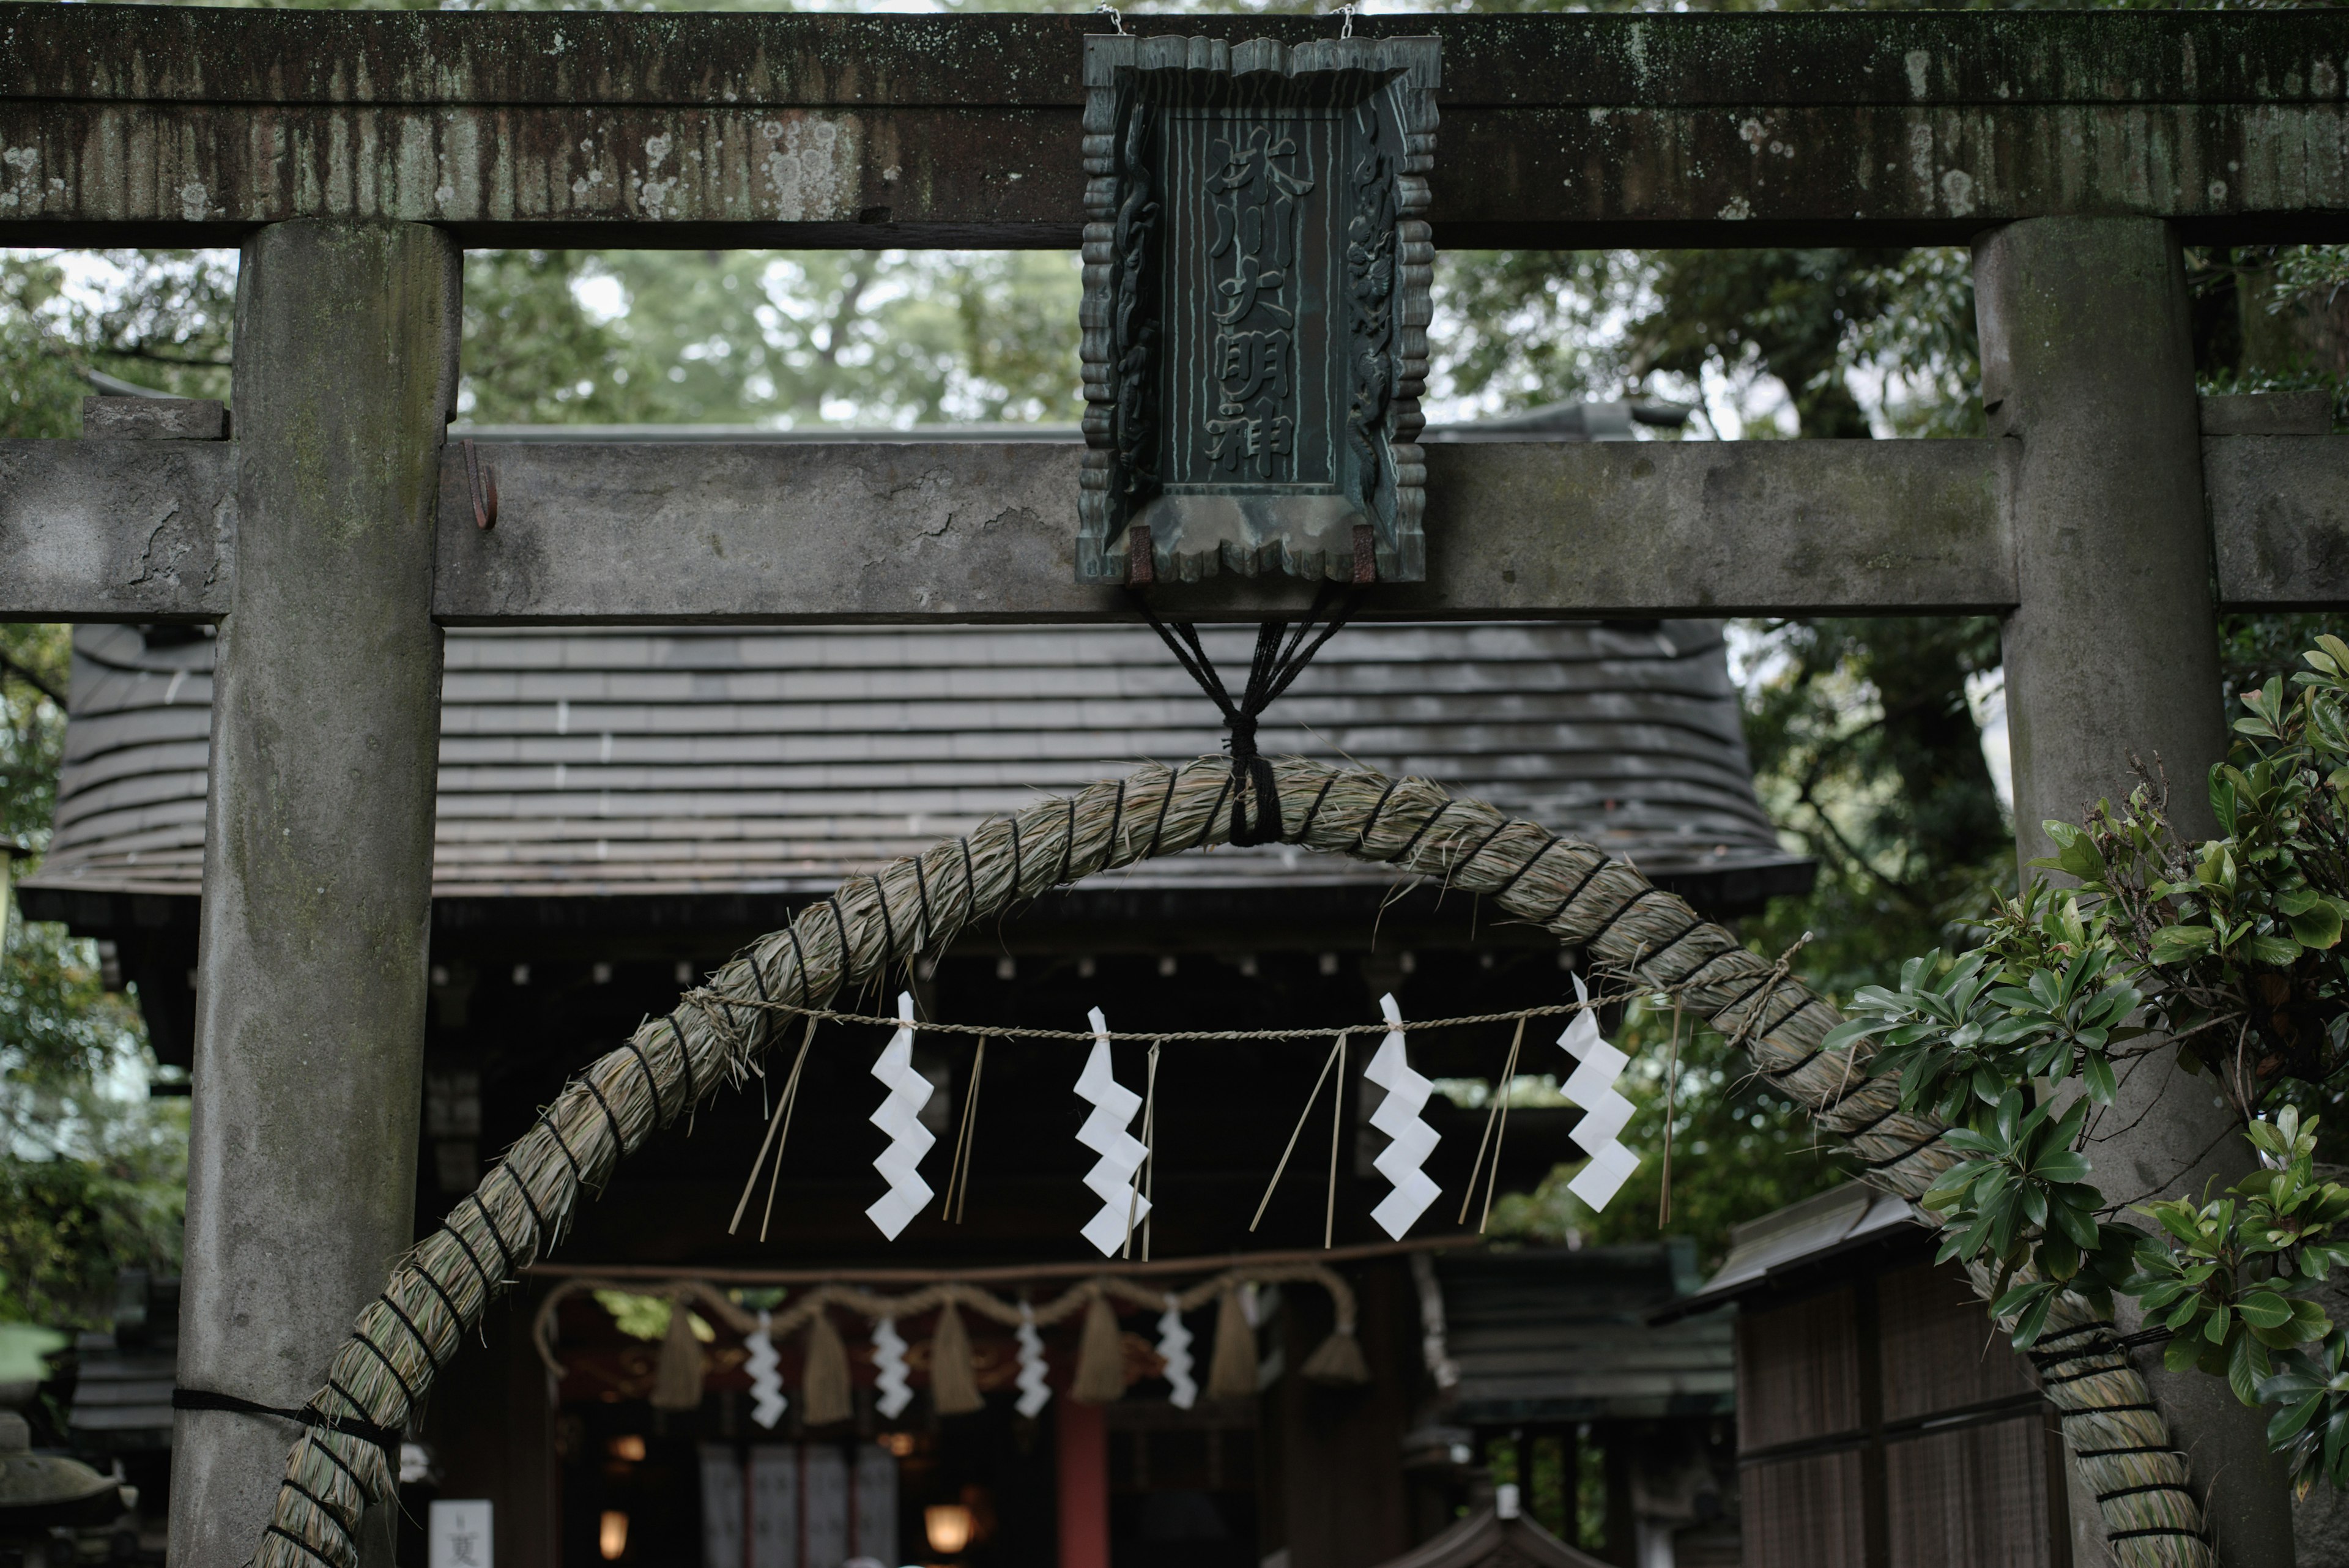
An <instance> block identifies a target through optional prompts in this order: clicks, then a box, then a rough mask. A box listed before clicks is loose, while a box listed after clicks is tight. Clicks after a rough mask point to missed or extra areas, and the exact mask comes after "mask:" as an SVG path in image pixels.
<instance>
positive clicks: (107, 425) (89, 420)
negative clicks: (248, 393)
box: [81, 398, 228, 441]
mask: <svg viewBox="0 0 2349 1568" xmlns="http://www.w3.org/2000/svg"><path fill="white" fill-rule="evenodd" d="M81 433H82V437H83V439H84V440H87V441H219V440H221V439H222V438H223V437H225V436H226V435H227V434H228V410H226V409H224V408H222V406H221V404H220V403H219V401H218V400H215V399H212V398H84V399H83V400H81Z"/></svg>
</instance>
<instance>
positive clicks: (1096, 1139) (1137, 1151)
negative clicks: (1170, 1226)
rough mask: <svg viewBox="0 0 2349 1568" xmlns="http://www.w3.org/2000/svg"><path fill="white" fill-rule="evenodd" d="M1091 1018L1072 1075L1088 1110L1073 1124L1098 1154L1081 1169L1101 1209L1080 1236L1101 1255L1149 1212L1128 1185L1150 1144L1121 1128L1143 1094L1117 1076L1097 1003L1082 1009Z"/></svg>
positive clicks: (1120, 1244)
mask: <svg viewBox="0 0 2349 1568" xmlns="http://www.w3.org/2000/svg"><path fill="white" fill-rule="evenodd" d="M1087 1016H1088V1017H1089V1018H1091V1019H1092V1026H1093V1048H1092V1054H1089V1055H1088V1056H1086V1058H1085V1070H1084V1071H1083V1072H1081V1073H1080V1074H1078V1075H1077V1098H1079V1099H1081V1100H1084V1101H1086V1102H1088V1103H1090V1104H1091V1105H1092V1114H1091V1115H1090V1116H1086V1117H1085V1125H1084V1126H1083V1127H1079V1128H1078V1129H1077V1141H1078V1142H1079V1143H1081V1144H1082V1145H1084V1146H1085V1147H1087V1148H1089V1149H1092V1151H1093V1152H1094V1153H1095V1154H1098V1155H1100V1156H1101V1158H1099V1159H1097V1160H1095V1161H1094V1162H1093V1168H1092V1169H1091V1170H1089V1171H1087V1172H1086V1173H1085V1185H1086V1186H1087V1187H1089V1188H1091V1189H1092V1191H1093V1195H1094V1196H1095V1197H1097V1198H1099V1199H1101V1200H1102V1209H1101V1212H1100V1213H1098V1214H1096V1215H1094V1216H1093V1217H1092V1219H1091V1220H1088V1221H1086V1223H1085V1230H1084V1237H1085V1240H1086V1241H1091V1242H1092V1244H1093V1250H1094V1251H1098V1252H1099V1253H1101V1255H1102V1257H1104V1258H1106V1257H1109V1256H1110V1255H1112V1253H1114V1252H1115V1251H1117V1250H1118V1249H1119V1248H1121V1247H1123V1246H1124V1245H1125V1238H1126V1235H1127V1233H1128V1231H1129V1229H1130V1228H1131V1227H1133V1226H1138V1225H1140V1224H1141V1223H1142V1218H1143V1215H1145V1214H1147V1213H1149V1212H1150V1199H1147V1198H1144V1197H1143V1196H1141V1195H1140V1194H1139V1193H1137V1192H1135V1191H1134V1190H1133V1173H1134V1172H1135V1171H1137V1170H1139V1169H1141V1168H1142V1162H1143V1159H1144V1158H1147V1157H1148V1155H1149V1153H1150V1150H1149V1149H1147V1148H1146V1147H1143V1142H1142V1140H1141V1139H1140V1138H1138V1137H1134V1136H1133V1134H1132V1133H1130V1132H1128V1131H1126V1130H1125V1129H1126V1128H1127V1127H1129V1126H1130V1125H1131V1124H1132V1123H1133V1113H1134V1112H1136V1111H1138V1110H1140V1109H1141V1108H1142V1096H1140V1095H1137V1094H1135V1093H1134V1092H1133V1090H1132V1089H1129V1088H1127V1087H1126V1086H1125V1085H1123V1084H1121V1083H1119V1082H1118V1081H1117V1075H1116V1073H1115V1072H1114V1071H1113V1070H1112V1066H1111V1063H1110V1054H1109V1024H1108V1023H1107V1021H1105V1020H1104V1019H1103V1018H1102V1010H1101V1009H1100V1008H1098V1007H1096V1008H1094V1009H1092V1012H1090V1013H1088V1014H1087Z"/></svg>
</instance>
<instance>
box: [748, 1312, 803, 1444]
mask: <svg viewBox="0 0 2349 1568" xmlns="http://www.w3.org/2000/svg"><path fill="white" fill-rule="evenodd" d="M770 1321H771V1320H770V1318H769V1316H768V1314H765V1313H763V1312H762V1313H761V1314H759V1326H758V1327H757V1328H756V1329H755V1330H753V1331H752V1332H751V1333H750V1334H745V1335H744V1336H743V1338H742V1345H743V1347H744V1348H745V1349H747V1350H749V1351H750V1362H749V1363H748V1366H749V1368H750V1419H752V1420H753V1421H756V1422H758V1423H759V1425H761V1427H766V1428H773V1426H774V1424H775V1423H776V1422H778V1421H780V1420H781V1419H782V1418H783V1412H784V1411H785V1410H787V1409H789V1408H790V1407H791V1401H790V1400H788V1399H786V1398H784V1397H783V1379H782V1376H781V1373H779V1372H778V1371H777V1370H776V1364H777V1363H778V1362H779V1361H780V1360H781V1357H780V1356H778V1355H776V1354H775V1339H774V1335H772V1334H770V1333H768V1332H767V1327H768V1324H769V1322H770Z"/></svg>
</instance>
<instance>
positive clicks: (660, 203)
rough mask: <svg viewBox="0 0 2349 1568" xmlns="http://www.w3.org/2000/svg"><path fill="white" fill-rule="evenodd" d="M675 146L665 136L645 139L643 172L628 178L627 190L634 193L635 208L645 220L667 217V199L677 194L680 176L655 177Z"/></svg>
mask: <svg viewBox="0 0 2349 1568" xmlns="http://www.w3.org/2000/svg"><path fill="white" fill-rule="evenodd" d="M676 145H677V143H676V141H675V140H673V139H672V138H670V137H668V136H667V135H660V136H648V137H647V138H645V171H644V172H643V173H642V174H637V175H630V176H629V178H628V186H629V189H631V190H632V191H634V192H636V206H637V208H638V210H639V211H641V212H642V213H644V215H645V216H646V217H647V218H662V217H666V216H667V206H668V203H669V199H670V198H671V197H672V196H673V195H674V194H675V193H676V192H677V184H678V179H679V178H680V176H678V175H676V174H672V175H670V176H669V177H668V178H667V179H666V180H663V179H659V178H657V176H658V175H659V173H660V167H661V165H662V164H663V163H664V162H666V161H667V160H668V155H669V153H670V151H672V150H673V149H674V148H675V147H676Z"/></svg>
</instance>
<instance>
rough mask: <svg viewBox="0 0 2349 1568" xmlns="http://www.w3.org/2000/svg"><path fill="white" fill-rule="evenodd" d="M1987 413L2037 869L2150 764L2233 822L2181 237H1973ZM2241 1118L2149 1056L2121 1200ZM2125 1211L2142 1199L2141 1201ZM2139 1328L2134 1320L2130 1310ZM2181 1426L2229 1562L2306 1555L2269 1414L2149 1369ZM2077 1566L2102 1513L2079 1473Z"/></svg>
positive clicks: (2163, 233) (2190, 824) (2197, 807)
mask: <svg viewBox="0 0 2349 1568" xmlns="http://www.w3.org/2000/svg"><path fill="white" fill-rule="evenodd" d="M1974 291H1975V292H1974V299H1975V305H1976V309H1977V312H1978V321H1979V326H1980V327H1981V338H1982V406H1983V408H1984V409H1985V410H1987V412H1988V413H1989V416H1990V426H1991V431H1992V434H1993V435H1994V436H1996V437H1998V438H2000V440H2001V441H2002V444H2003V445H2006V446H2009V447H2011V448H2012V449H2013V452H2014V454H2015V455H2014V457H2013V460H2012V466H2011V468H2010V471H2009V472H2008V475H2007V481H2008V489H2007V495H2008V508H2009V513H2010V515H2011V517H2012V526H2013V541H2014V562H2015V572H2016V578H2017V581H2018V583H2019V585H2020V586H2021V587H2022V589H2023V597H2022V602H2021V603H2020V604H2018V605H2017V606H2016V607H2015V609H2014V611H2013V614H2011V615H2009V616H2008V617H2007V619H2006V624H2005V626H2004V628H2002V639H2001V640H2002V650H2003V659H2004V665H2005V677H2006V693H2007V714H2008V724H2007V733H2008V740H2009V746H2010V750H2011V752H2012V753H2013V764H2014V820H2015V825H2016V839H2017V850H2018V856H2019V858H2020V859H2021V860H2022V861H2023V863H2024V865H2023V874H2024V875H2025V876H2028V875H2030V870H2029V866H2028V862H2029V861H2030V860H2032V859H2033V858H2034V857H2040V856H2044V855H2048V854H2051V853H2053V851H2054V845H2053V844H2052V843H2050V842H2049V840H2048V838H2047V835H2046V833H2045V831H2044V828H2043V827H2042V826H2041V824H2043V823H2044V822H2046V821H2048V820H2049V819H2054V820H2058V821H2065V822H2078V821H2080V820H2081V819H2082V818H2083V816H2084V815H2085V814H2086V812H2087V811H2089V810H2090V809H2091V808H2093V807H2094V806H2095V803H2096V802H2097V801H2098V800H2099V799H2107V800H2122V799H2126V798H2127V795H2128V793H2129V791H2130V790H2131V789H2133V788H2134V787H2135V786H2136V784H2137V774H2136V763H2137V759H2140V758H2141V759H2143V760H2144V763H2145V764H2146V765H2147V766H2148V767H2150V766H2156V765H2158V766H2159V767H2161V768H2163V769H2164V770H2166V772H2167V774H2168V779H2169V781H2170V783H2171V784H2172V785H2173V786H2174V787H2173V788H2172V790H2171V792H2170V794H2169V801H2168V805H2169V811H2170V815H2171V820H2172V821H2173V822H2174V823H2175V825H2176V826H2177V828H2178V834H2179V836H2181V837H2184V838H2188V839H2202V838H2208V837H2211V836H2216V834H2217V832H2218V824H2217V821H2216V818H2215V817H2214V816H2213V815H2212V813H2211V809H2210V805H2209V792H2208V791H2207V790H2206V789H2205V788H2204V787H2203V782H2202V781H2203V779H2204V777H2205V775H2206V774H2208V772H2209V769H2210V767H2211V766H2212V765H2213V764H2214V763H2218V762H2220V760H2221V759H2223V758H2224V757H2225V755H2226V748H2227V732H2226V725H2225V720H2224V718H2223V716H2222V714H2221V713H2220V704H2219V702H2218V701H2217V697H2218V692H2219V648H2218V628H2217V624H2216V618H2215V616H2214V614H2213V606H2212V603H2211V597H2210V567H2209V561H2210V536H2209V529H2208V525H2207V524H2206V522H2205V511H2204V505H2203V497H2202V488H2203V473H2202V462H2201V457H2202V448H2203V446H2204V445H2205V444H2212V445H2219V444H2225V443H2226V442H2227V441H2234V442H2237V443H2240V442H2245V441H2250V442H2260V441H2269V440H2293V439H2308V438H2290V437H2255V436H2237V437H2232V438H2225V437H2218V438H2209V441H2208V442H2207V443H2206V441H2204V439H2203V438H2202V437H2201V436H2200V434H2199V431H2200V427H2201V417H2200V411H2199V407H2198V404H2197V400H2196V397H2195V392H2194V351H2193V343H2192V339H2191V337H2190V335H2189V329H2188V319H2187V312H2188V306H2187V296H2186V274H2185V265H2184V259H2183V256H2182V255H2181V254H2180V252H2179V249H2178V240H2177V237H2176V234H2174V233H2173V232H2172V231H2171V230H2170V229H2169V228H2168V226H2167V225H2165V224H2162V223H2152V222H2147V221H2144V220H2137V219H2119V220H2114V219H2092V218H2045V219H2040V220H2038V221H2035V222H2032V223H2016V224H2013V225H2012V226H2010V227H2007V228H2004V229H2001V230H1999V231H1998V232H1996V233H1995V234H1991V235H1989V236H1987V237H1986V238H1985V239H1984V240H1983V241H1982V243H1981V244H1978V245H1976V246H1975V247H1974ZM2234 1122H2235V1118H2234V1115H2233V1112H2232V1110H2231V1108H2230V1106H2228V1105H2227V1103H2226V1102H2225V1101H2224V1100H2223V1099H2220V1098H2219V1097H2218V1096H2216V1095H2215V1094H2214V1093H2213V1092H2212V1090H2211V1087H2210V1085H2209V1080H2208V1079H2199V1078H2193V1077H2190V1076H2189V1075H2187V1074H2185V1073H2184V1072H2183V1071H2181V1070H2178V1068H2177V1067H2176V1065H2175V1055H2174V1054H2171V1053H2163V1052H2154V1053H2151V1054H2147V1055H2145V1056H2143V1057H2140V1058H2139V1059H2138V1060H2137V1062H2136V1063H2135V1064H2133V1065H2132V1066H2131V1067H2130V1068H2129V1069H2128V1070H2127V1076H2126V1077H2125V1078H2124V1080H2123V1084H2122V1097H2121V1101H2120V1104H2119V1106H2117V1107H2116V1109H2115V1111H2114V1112H2113V1114H2112V1115H2111V1116H2109V1117H2107V1118H2104V1119H2102V1120H2100V1121H2099V1122H2098V1123H2097V1124H2095V1126H2094V1127H2091V1129H2090V1131H2089V1134H2088V1140H2087V1149H2088V1155H2089V1158H2090V1159H2091V1160H2092V1161H2094V1163H2095V1166H2096V1168H2097V1169H2098V1171H2099V1172H2100V1173H2109V1174H2100V1180H2101V1181H2102V1182H2103V1183H2104V1185H2105V1190H2106V1193H2107V1194H2108V1195H2112V1196H2116V1197H2117V1196H2119V1195H2121V1194H2141V1195H2143V1196H2145V1197H2172V1196H2177V1195H2178V1194H2180V1193H2189V1192H2198V1193H2199V1192H2200V1191H2201V1190H2202V1188H2203V1183H2204V1180H2205V1179H2206V1178H2208V1177H2210V1176H2213V1175H2215V1176H2218V1177H2219V1178H2220V1182H2221V1184H2222V1185H2223V1184H2224V1182H2226V1181H2228V1180H2231V1179H2234V1178H2235V1177H2236V1176H2239V1175H2240V1174H2241V1172H2242V1171H2243V1170H2244V1169H2245V1168H2247V1167H2248V1166H2249V1165H2250V1164H2251V1147H2250V1145H2249V1144H2248V1143H2246V1142H2245V1141H2244V1140H2243V1139H2242V1138H2240V1137H2238V1136H2236V1135H2235V1127H2234ZM2128 1200H2129V1201H2141V1200H2142V1199H2141V1198H2132V1199H2128ZM2116 1315H2117V1316H2118V1317H2119V1319H2120V1321H2121V1325H2122V1327H2123V1328H2124V1329H2125V1330H2129V1331H2134V1330H2135V1329H2136V1328H2137V1327H2138V1326H2139V1324H2138V1321H2137V1319H2138V1317H2139V1315H2140V1314H2138V1313H2137V1310H2136V1308H2135V1304H2134V1303H2127V1302H2124V1303H2121V1305H2120V1306H2119V1307H2118V1308H2117V1309H2116ZM2147 1380H2148V1382H2149V1383H2150V1384H2151V1385H2152V1386H2153V1389H2154V1397H2155V1399H2156V1400H2157V1401H2158V1403H2159V1405H2160V1407H2161V1413H2162V1416H2163V1417H2164V1419H2165V1420H2167V1421H2168V1423H2169V1430H2170V1436H2171V1438H2172V1439H2173V1440H2174V1441H2175V1442H2177V1444H2178V1446H2179V1447H2181V1448H2183V1449H2186V1450H2188V1452H2189V1454H2190V1455H2191V1460H2192V1468H2193V1484H2194V1487H2195V1490H2196V1491H2197V1494H2198V1495H2199V1497H2200V1498H2201V1500H2202V1504H2203V1509H2204V1511H2205V1513H2206V1514H2207V1516H2208V1521H2209V1529H2210V1532H2211V1538H2212V1539H2213V1540H2215V1541H2216V1542H2218V1543H2219V1549H2220V1556H2221V1560H2222V1561H2224V1562H2225V1563H2228V1564H2229V1565H2230V1568H2291V1563H2292V1511H2291V1506H2290V1501H2289V1498H2288V1493H2287V1489H2286V1487H2285V1485H2284V1474H2283V1467H2282V1463H2281V1462H2280V1461H2278V1460H2277V1459H2274V1457H2273V1456H2271V1454H2270V1453H2269V1452H2268V1449H2267V1444H2266V1441H2265V1438H2264V1437H2263V1436H2262V1434H2263V1432H2264V1429H2265V1426H2266V1415H2265V1412H2263V1411H2259V1410H2254V1409H2247V1408H2245V1407H2243V1406H2242V1405H2241V1404H2240V1403H2239V1402H2238V1401H2237V1400H2236V1399H2235V1397H2234V1396H2233V1394H2232V1393H2231V1392H2230V1391H2229V1389H2228V1388H2227V1386H2226V1385H2225V1383H2224V1382H2223V1381H2222V1380H2220V1379H2218V1378H2214V1377H2206V1376H2201V1375H2200V1374H2199V1373H2194V1372H2187V1373H2184V1374H2172V1373H2167V1372H2163V1371H2160V1370H2158V1369H2153V1370H2150V1371H2148V1373H2147ZM2071 1473H2072V1474H2073V1477H2074V1483H2073V1487H2072V1491H2073V1497H2074V1501H2075V1508H2074V1511H2073V1526H2074V1529H2075V1532H2076V1533H2077V1534H2078V1536H2079V1537H2080V1538H2081V1539H2080V1540H2079V1545H2078V1550H2077V1551H2076V1552H2075V1556H2076V1557H2079V1558H2082V1559H2085V1560H2088V1561H2095V1558H2096V1557H2097V1555H2098V1554H2099V1553H2100V1552H2101V1551H2102V1549H2103V1547H2104V1545H2105V1543H2106V1535H2105V1529H2106V1526H2105V1521H2104V1518H2103V1515H2102V1513H2101V1511H2100V1510H2099V1509H2098V1507H2097V1505H2096V1504H2095V1501H2094V1500H2093V1499H2092V1498H2090V1499H2083V1498H2082V1497H2081V1496H2080V1493H2081V1490H2082V1484H2081V1480H2080V1478H2079V1476H2078V1472H2077V1470H2076V1469H2074V1470H2073V1471H2072V1472H2071Z"/></svg>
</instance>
